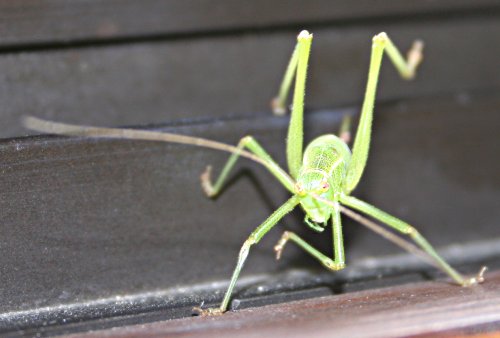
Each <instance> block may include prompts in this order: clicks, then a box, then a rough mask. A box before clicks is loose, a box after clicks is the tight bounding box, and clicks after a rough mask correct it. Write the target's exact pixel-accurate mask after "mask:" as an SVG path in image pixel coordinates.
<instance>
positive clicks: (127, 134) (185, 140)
mask: <svg viewBox="0 0 500 338" xmlns="http://www.w3.org/2000/svg"><path fill="white" fill-rule="evenodd" d="M22 122H23V125H24V126H25V127H26V128H28V129H31V130H35V131H39V132H43V133H48V134H57V135H66V136H84V137H103V138H116V139H129V140H143V141H163V142H171V143H180V144H188V145H193V146H198V147H204V148H211V149H216V150H221V151H226V152H229V153H238V154H240V155H241V156H243V157H246V158H248V159H250V160H252V161H255V162H257V163H260V164H262V165H264V166H267V163H266V162H265V161H264V160H262V159H260V158H259V157H257V156H255V155H254V154H252V153H250V152H248V151H246V150H243V149H239V148H237V147H235V146H232V145H229V144H225V143H221V142H217V141H212V140H207V139H204V138H201V137H193V136H187V135H179V134H172V133H165V132H157V131H149V130H137V129H124V128H105V127H90V126H80V125H75V124H68V123H61V122H53V121H47V120H42V119H39V118H37V117H33V116H26V117H24V118H23V120H22Z"/></svg>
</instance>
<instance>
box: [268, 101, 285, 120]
mask: <svg viewBox="0 0 500 338" xmlns="http://www.w3.org/2000/svg"><path fill="white" fill-rule="evenodd" d="M271 109H272V111H273V114H274V115H277V116H283V115H285V113H286V108H285V106H284V105H283V103H282V102H281V100H280V98H279V97H275V98H274V99H272V100H271Z"/></svg>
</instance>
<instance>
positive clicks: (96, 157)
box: [0, 93, 500, 323]
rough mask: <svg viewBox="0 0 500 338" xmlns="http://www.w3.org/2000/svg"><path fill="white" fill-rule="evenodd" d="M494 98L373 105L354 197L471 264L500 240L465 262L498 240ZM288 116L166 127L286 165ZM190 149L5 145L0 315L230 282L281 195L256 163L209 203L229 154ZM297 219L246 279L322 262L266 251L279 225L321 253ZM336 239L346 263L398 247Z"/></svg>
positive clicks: (350, 234)
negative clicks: (252, 140) (251, 144)
mask: <svg viewBox="0 0 500 338" xmlns="http://www.w3.org/2000/svg"><path fill="white" fill-rule="evenodd" d="M499 106H500V101H499V99H498V97H497V96H496V95H495V94H494V93H493V94H492V95H487V96H484V95H483V96H470V97H468V98H464V97H458V98H454V97H446V98H442V99H435V100H423V99H422V100H412V101H405V102H401V103H398V104H390V105H378V110H377V113H378V114H377V119H376V125H375V130H374V141H373V152H372V153H371V157H370V161H369V165H368V169H367V172H366V175H365V176H364V178H363V182H362V183H361V186H360V189H359V190H358V191H356V195H357V196H359V197H361V198H364V199H366V200H368V201H370V202H372V203H374V204H375V205H378V206H379V207H381V208H383V209H385V210H387V211H389V212H391V213H393V214H395V215H397V216H400V217H402V218H403V219H405V220H408V221H410V222H412V223H413V224H415V225H416V226H417V227H418V228H419V229H420V230H421V231H422V233H423V234H425V235H426V236H427V237H428V238H429V239H430V241H431V242H432V243H434V244H436V245H437V246H438V247H441V248H442V247H445V246H450V245H453V246H452V247H449V248H448V249H449V250H448V251H447V253H448V254H447V257H448V258H449V259H451V260H452V262H465V261H472V262H476V265H479V264H480V262H481V261H482V260H483V259H486V258H487V257H491V255H492V254H493V255H495V247H498V244H497V245H496V246H495V245H493V247H491V246H490V247H485V250H479V251H477V253H472V255H471V257H468V256H467V255H470V254H471V253H470V250H469V251H468V252H467V253H466V252H462V251H461V250H462V246H463V245H467V244H471V243H472V244H473V243H475V242H478V241H484V240H486V239H487V240H494V239H495V238H498V230H497V229H498V219H499V216H500V215H499V212H500V205H499V201H500V198H499V195H498V194H499V189H498V183H499V181H498V173H499V172H500V170H499V163H498V159H497V157H496V155H495V154H496V153H497V150H498V148H499V146H500V145H499V144H498V142H499V139H498V137H497V127H496V126H498V124H499V118H500V114H499V113H498V107H499ZM342 113H343V112H338V113H337V114H336V113H335V112H325V113H314V114H310V115H309V117H308V126H309V132H308V135H309V137H311V136H312V135H316V134H320V133H326V132H330V131H332V129H333V130H335V129H336V128H335V127H334V126H335V125H336V124H338V121H339V119H340V117H341V115H342ZM471 116H480V118H471ZM286 124H287V119H286V118H274V117H268V118H267V119H264V120H262V119H253V120H235V121H225V122H219V123H218V124H216V125H210V126H206V125H199V126H196V125H195V126H186V127H175V128H170V129H169V130H171V131H172V130H173V131H175V132H179V133H187V134H195V135H199V136H204V137H209V138H212V139H218V140H222V141H227V142H230V143H236V141H237V140H238V139H239V137H241V136H242V135H244V134H253V135H255V136H256V137H257V139H258V140H259V141H261V142H262V144H263V145H264V146H265V147H266V148H267V149H269V151H270V153H271V154H272V155H273V156H274V157H276V158H277V159H278V160H279V162H280V163H283V162H284V161H283V156H282V154H283V150H284V142H283V139H284V135H285V127H286ZM186 151H188V149H186V148H185V147H182V146H178V145H169V144H160V143H148V142H129V141H120V140H118V141H117V140H114V141H107V140H88V139H71V138H47V137H42V138H33V139H32V138H27V139H18V140H11V141H6V142H4V143H3V144H2V145H1V147H0V153H1V156H2V158H3V162H2V164H1V165H0V168H1V170H2V175H1V176H0V191H1V192H2V193H1V194H0V210H2V215H3V217H2V222H1V224H0V232H1V233H2V234H3V235H2V238H1V242H0V243H1V245H0V248H1V255H0V267H1V268H0V269H1V273H0V282H1V285H2V288H1V289H0V291H1V293H2V294H1V295H0V298H1V299H9V302H8V303H7V302H6V303H3V304H0V309H1V312H3V313H5V314H6V317H3V318H4V320H6V323H7V320H8V319H9V318H10V317H9V316H17V315H18V314H19V311H27V312H28V313H29V311H30V309H33V308H41V307H45V306H55V305H58V304H61V303H62V304H67V305H69V304H71V303H72V302H74V301H75V300H76V299H81V300H91V299H106V298H107V299H113V297H114V296H116V295H133V294H141V293H145V292H148V291H151V290H170V294H173V293H175V292H180V291H179V290H181V289H178V290H177V291H176V288H177V287H180V286H183V287H185V286H188V285H194V284H197V283H203V282H210V281H221V280H226V279H227V278H228V276H229V275H230V273H231V270H232V268H233V265H234V261H235V257H236V256H237V253H238V251H239V247H240V245H241V243H242V242H243V240H244V239H245V238H246V236H247V235H248V234H249V233H250V232H251V231H252V229H253V228H254V227H255V226H256V225H258V224H259V223H260V222H261V221H262V220H263V219H264V218H265V217H266V216H267V215H269V213H270V212H271V211H272V210H274V209H275V208H276V207H277V206H278V204H279V203H280V202H281V201H283V200H285V198H286V192H285V191H284V189H282V188H281V187H280V186H279V184H278V183H277V182H275V180H274V179H273V178H272V177H271V176H270V175H269V174H267V173H266V172H265V170H263V169H262V168H257V167H256V166H255V165H253V164H251V163H248V162H242V163H241V166H240V168H241V167H248V168H251V172H252V174H249V172H247V174H245V175H239V176H240V177H239V179H238V180H235V181H234V183H233V184H232V185H230V186H229V187H228V188H227V189H226V191H225V192H224V194H223V195H222V196H221V197H220V198H219V199H217V200H216V201H212V200H209V199H207V198H205V197H204V196H203V195H202V193H201V189H200V186H199V180H198V175H199V173H200V172H201V171H202V170H203V169H204V167H205V165H206V164H209V163H211V164H213V165H215V168H220V166H221V165H222V163H223V161H224V160H225V158H226V157H227V155H226V154H221V153H217V152H209V151H206V150H203V149H198V148H190V149H189V156H185V154H186ZM408 155H411V156H408ZM478 159H480V160H481V165H478V164H477V163H478V162H477V161H478ZM240 172H241V171H240ZM301 219H302V216H301V213H300V212H298V213H297V214H296V217H295V216H294V217H287V218H286V219H285V220H284V221H283V222H282V225H281V226H279V227H278V228H277V229H276V230H274V231H272V232H271V233H270V234H269V235H268V236H267V237H266V238H265V239H264V240H263V241H262V242H261V244H259V246H257V247H256V248H255V250H253V251H252V254H251V255H250V258H249V261H248V264H247V266H246V267H245V270H244V272H243V275H244V276H252V275H255V274H260V273H269V274H272V273H276V272H279V271H280V270H284V269H285V270H286V269H290V268H306V269H307V268H315V267H318V264H317V262H316V261H314V260H313V259H311V258H309V257H307V256H306V255H305V254H304V253H303V252H301V251H299V250H298V249H297V248H295V247H294V246H290V247H289V248H287V252H286V253H285V255H284V257H283V259H282V261H280V262H276V261H275V260H274V257H273V253H272V249H271V248H272V246H273V245H274V243H275V242H276V241H277V239H278V238H279V236H280V234H281V231H282V229H283V226H286V228H288V229H290V228H291V229H296V230H297V231H298V232H300V233H303V234H304V236H305V237H306V238H307V239H308V240H310V241H312V242H313V243H317V245H318V246H319V247H320V248H321V249H322V250H323V251H324V252H330V250H331V247H330V243H331V242H330V238H329V236H328V235H323V236H318V235H316V234H313V233H311V232H310V231H308V230H307V229H305V228H304V227H303V226H301V223H302V222H301ZM346 239H347V258H348V263H349V264H352V265H353V266H355V267H356V262H360V261H363V260H366V259H371V261H372V262H376V257H380V256H383V255H388V254H392V253H396V252H400V251H399V250H398V249H397V248H394V247H393V246H392V245H390V244H388V243H387V242H386V241H385V240H383V239H381V238H379V237H377V236H376V235H374V234H372V233H370V232H369V231H368V230H366V229H363V228H361V227H360V226H359V225H354V224H353V223H346ZM478 247H479V248H481V246H478ZM496 254H497V255H498V253H496ZM207 257H209V259H207ZM358 268H359V267H358ZM345 273H346V274H347V275H349V273H350V271H349V269H347V270H346V272H345ZM330 275H332V276H335V275H333V274H330ZM339 275H340V276H342V274H339ZM221 288H223V286H221ZM181 297H186V296H182V294H181ZM103 311H104V310H103ZM114 311H116V310H114ZM73 315H78V313H77V312H73ZM101 315H102V314H101ZM15 318H17V317H15Z"/></svg>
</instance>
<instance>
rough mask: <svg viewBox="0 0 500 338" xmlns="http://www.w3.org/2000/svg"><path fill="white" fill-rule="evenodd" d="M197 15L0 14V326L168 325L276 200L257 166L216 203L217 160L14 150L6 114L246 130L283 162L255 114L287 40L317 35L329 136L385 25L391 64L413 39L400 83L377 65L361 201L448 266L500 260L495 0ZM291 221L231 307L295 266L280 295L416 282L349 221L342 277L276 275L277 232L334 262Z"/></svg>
mask: <svg viewBox="0 0 500 338" xmlns="http://www.w3.org/2000/svg"><path fill="white" fill-rule="evenodd" d="M313 2H314V6H313ZM118 4H119V5H118ZM192 4H193V2H191V1H152V0H151V1H144V2H140V4H139V3H138V2H134V1H128V0H126V1H120V2H118V1H114V0H111V1H79V0H77V1H72V2H63V1H24V0H23V1H18V2H11V1H0V31H1V32H2V34H0V35H1V36H0V102H2V104H1V107H2V110H1V113H0V118H1V123H0V138H2V139H1V140H0V157H1V158H2V162H1V163H0V211H1V220H0V233H1V234H2V236H0V299H1V300H2V302H0V331H1V332H4V333H5V332H9V333H10V334H14V332H17V331H15V330H16V329H18V328H22V329H27V330H28V331H25V332H32V333H33V334H36V333H37V332H36V330H37V329H36V328H37V327H44V326H48V327H49V329H50V328H52V329H54V328H55V327H56V326H58V325H62V324H64V323H69V322H79V321H82V320H91V319H96V318H101V317H104V318H108V319H109V318H110V317H113V316H118V315H123V316H125V317H127V316H128V317H127V318H129V319H134V320H135V319H137V318H139V317H140V316H139V315H138V313H143V314H144V312H148V311H153V310H158V309H160V310H161V311H165V312H166V314H165V316H163V315H162V317H161V319H164V318H165V317H169V318H175V317H179V316H183V315H185V314H186V311H189V309H190V307H191V306H192V305H193V304H199V302H201V301H202V300H205V301H207V302H216V301H217V298H220V296H221V294H220V293H218V294H216V293H214V292H213V290H214V289H223V288H224V285H223V282H224V281H226V280H227V279H228V277H229V275H230V273H231V270H232V268H233V266H234V262H235V259H236V255H237V252H238V250H239V246H240V245H241V243H242V241H243V240H244V239H245V237H246V236H247V235H248V234H249V233H250V231H251V230H252V229H253V228H254V227H255V226H256V225H257V224H259V223H260V222H261V221H262V220H263V219H264V218H265V217H266V216H267V215H269V213H270V212H272V211H273V210H274V209H275V208H276V207H277V206H278V205H279V203H281V202H282V201H284V199H285V198H286V196H287V194H286V192H285V191H284V189H282V188H281V187H280V186H279V184H278V183H277V182H275V180H274V179H273V178H272V177H271V176H270V175H269V174H267V173H266V172H265V170H263V169H262V168H258V167H257V166H256V165H254V164H252V163H249V162H243V161H242V163H241V164H240V166H239V168H240V169H239V171H236V172H235V175H234V177H235V179H234V180H233V182H232V184H231V185H230V186H229V187H228V188H227V189H226V191H225V192H224V194H223V195H222V196H221V197H220V198H218V199H217V200H215V201H212V200H208V199H206V198H205V197H204V196H203V195H202V193H201V189H200V187H199V181H198V175H199V174H200V172H201V171H202V170H203V169H204V168H205V165H207V164H213V165H214V167H215V168H216V169H217V168H219V167H220V166H221V165H222V164H223V161H224V160H225V159H226V157H227V155H226V154H221V153H217V152H213V151H205V150H203V149H197V148H192V147H191V148H190V147H183V146H178V145H167V144H158V143H147V142H127V141H119V140H115V141H108V140H85V139H69V138H61V137H46V136H42V137H29V138H19V136H21V135H26V134H28V132H27V131H25V130H23V129H22V128H21V126H20V123H19V118H20V116H22V115H25V114H33V115H36V116H39V117H46V118H52V119H56V120H62V121H68V122H77V123H86V124H95V125H145V124H150V125H151V124H157V123H161V124H162V125H163V126H164V128H163V129H164V130H169V131H172V132H178V133H186V134H191V135H197V136H203V137H208V138H211V139H215V140H220V141H224V142H228V143H231V144H235V143H236V142H237V141H238V140H239V138H240V137H242V136H244V135H246V134H252V135H255V136H256V137H257V139H258V140H259V141H261V143H262V144H263V145H264V146H265V147H266V149H268V150H269V151H270V152H271V154H272V155H273V156H274V157H275V158H277V159H278V161H279V162H280V163H284V158H283V154H284V139H285V129H286V125H287V118H286V117H284V118H276V117H272V116H271V115H270V113H269V108H268V102H269V99H270V97H271V96H272V95H273V94H275V92H276V90H277V86H278V84H279V81H280V78H281V76H282V73H283V70H284V68H285V66H286V63H287V61H288V58H289V55H290V52H291V49H292V48H293V44H294V39H295V35H296V34H297V32H298V31H299V30H300V29H302V28H308V29H310V30H311V31H312V32H313V33H314V34H315V41H314V47H313V54H312V58H311V64H312V66H311V75H310V77H309V79H308V92H307V96H306V101H307V108H309V113H308V114H307V117H306V119H307V127H308V133H307V134H308V137H309V139H310V138H312V137H313V136H315V135H318V134H321V133H327V132H335V131H336V130H337V127H338V122H339V121H340V118H341V116H342V115H343V114H344V113H346V112H349V113H355V112H357V111H358V110H359V105H360V102H361V99H362V95H363V91H364V86H365V81H366V76H367V68H368V62H369V51H370V40H371V37H372V36H373V35H374V34H376V33H378V32H380V31H387V32H388V33H389V34H390V35H391V37H392V38H393V39H394V41H395V42H396V44H397V45H398V46H399V47H401V49H402V50H406V49H407V48H408V47H409V46H410V44H411V42H412V41H413V40H414V39H416V38H421V39H423V40H424V41H425V43H426V47H425V61H424V63H423V65H422V67H421V69H420V71H419V73H418V77H417V79H416V80H415V81H413V82H404V81H402V80H401V79H400V78H399V77H398V76H397V74H396V71H395V70H394V69H393V67H392V66H391V65H390V64H389V63H388V62H387V61H386V62H384V65H383V68H382V75H381V80H380V88H379V95H378V101H377V105H376V118H375V131H374V143H373V151H372V153H371V155H370V160H369V164H368V170H367V172H366V175H365V176H364V177H363V180H362V183H361V186H360V189H359V190H357V191H356V195H357V196H359V197H361V198H364V199H366V200H368V201H370V202H372V203H374V204H375V205H377V206H379V207H381V208H383V209H385V210H387V211H389V212H391V213H393V214H395V215H397V216H400V217H402V218H404V219H405V220H408V221H410V222H411V223H413V224H415V225H416V226H417V227H418V228H419V229H420V230H421V231H422V232H423V233H424V234H425V235H426V236H427V237H428V238H429V240H430V241H431V242H432V243H433V244H436V246H437V247H439V248H440V249H441V250H443V253H444V254H445V256H446V257H447V258H448V259H450V260H451V261H452V263H454V264H458V265H459V266H460V268H462V269H466V270H467V269H469V268H470V267H476V266H478V265H480V264H481V263H482V262H485V261H489V262H490V263H491V261H495V260H496V259H498V256H499V253H498V250H499V249H498V248H499V247H500V246H499V245H498V240H499V238H498V237H499V232H498V230H497V229H498V220H499V219H500V217H499V216H500V214H499V212H500V205H499V203H500V202H499V201H500V196H499V194H500V188H499V182H500V179H499V173H500V162H499V159H498V149H499V148H500V144H499V138H498V127H497V126H498V125H500V120H499V119H500V112H499V107H500V100H499V98H498V94H497V93H498V90H499V88H500V73H499V72H498V69H500V46H499V44H498V43H496V41H499V40H500V24H499V22H500V21H499V20H498V17H499V16H500V14H499V10H498V7H499V5H500V4H499V2H498V1H490V0H481V1H474V2H472V1H448V0H440V1H420V2H415V3H411V4H410V3H405V4H399V3H394V2H393V1H386V0H383V1H377V2H376V6H375V5H373V4H374V2H373V1H362V2H358V3H357V5H356V6H354V7H353V6H352V4H349V5H346V4H344V3H343V2H341V1H332V2H330V1H320V0H318V1H310V2H303V1H300V2H299V1H295V0H293V1H287V5H288V6H286V7H283V2H281V1H273V2H264V1H260V0H258V1H252V2H248V3H243V2H232V1H210V2H208V1H197V2H196V4H197V6H194V7H190V6H191V5H192ZM306 4H308V5H309V6H308V7H307V8H306V7H304V6H306ZM268 6H272V7H273V8H277V7H283V8H282V11H273V10H266V9H268V8H269V7H268ZM207 7H210V11H208V10H207ZM207 13H210V14H209V15H208V14H207ZM256 13H258V15H257V14H256ZM339 107H340V108H339ZM345 107H347V108H345ZM323 108H326V109H330V111H325V112H321V111H317V109H323ZM9 137H13V138H12V139H8V138H9ZM15 137H17V138H15ZM302 217H303V215H302V214H301V212H297V213H296V214H294V215H292V216H290V217H288V218H287V219H285V220H284V221H283V222H282V223H283V224H282V225H281V226H279V229H276V231H273V232H272V233H270V234H269V236H268V237H267V238H266V239H265V240H264V241H263V242H262V244H261V245H260V246H259V247H257V248H255V250H253V251H252V254H251V256H250V259H249V262H248V264H247V266H246V267H245V270H244V272H243V279H242V282H244V283H243V284H240V285H243V286H244V290H243V291H242V292H239V293H238V297H239V299H240V300H241V302H244V300H245V299H247V298H249V297H250V298H251V297H253V296H254V295H259V294H260V291H259V290H261V288H260V287H259V286H262V285H264V286H265V287H264V289H265V290H272V289H273V287H276V286H277V285H283V284H286V283H284V282H283V280H282V279H280V278H281V277H279V278H278V281H276V280H275V279H273V278H272V277H271V276H274V275H276V274H278V276H281V274H285V275H286V274H288V273H289V272H290V270H295V269H296V270H299V271H301V273H302V274H300V276H302V277H304V278H302V277H301V278H300V280H301V281H300V283H299V284H300V286H297V285H296V283H297V280H294V282H293V283H292V284H287V285H292V286H290V289H292V290H294V289H295V288H297V289H299V290H300V289H301V288H302V289H304V288H306V289H307V288H310V287H316V286H318V285H320V286H324V285H328V286H329V288H328V289H329V290H330V292H340V291H345V290H350V289H352V288H357V286H356V285H357V283H360V280H362V281H365V280H367V281H372V282H373V281H374V280H375V279H376V277H377V276H379V275H384V276H386V275H390V276H392V277H393V278H394V276H396V275H398V274H403V273H404V276H409V277H408V278H409V279H411V280H419V279H422V278H423V277H422V274H421V273H419V272H422V271H424V270H425V269H424V268H423V267H422V266H421V265H418V264H417V263H412V262H410V261H409V260H407V259H403V260H401V259H399V258H398V256H394V255H393V254H394V253H399V252H400V251H399V250H398V249H397V248H394V247H393V246H392V245H391V244H388V243H387V242H386V241H384V240H383V239H381V238H379V237H377V236H376V235H374V234H371V233H369V232H368V231H367V230H365V229H363V228H361V227H360V226H359V225H356V224H355V223H352V222H346V223H345V225H346V241H347V245H346V246H347V254H348V257H347V258H348V263H349V268H348V269H347V270H346V271H344V272H341V273H339V274H330V273H327V272H325V271H323V270H319V271H316V270H314V268H316V267H317V268H318V269H321V268H320V267H319V266H318V264H317V262H316V261H314V260H312V259H310V258H309V257H307V256H306V255H305V254H304V253H303V252H301V251H299V250H298V249H296V248H294V247H293V246H290V247H289V248H287V252H285V255H284V257H283V259H282V261H280V262H276V261H275V260H274V258H273V252H272V246H273V245H274V243H275V241H276V240H277V238H278V237H279V236H280V234H281V230H282V229H283V228H284V226H286V227H287V228H292V229H297V231H299V232H303V233H304V236H305V237H306V238H308V239H309V240H310V241H312V242H314V243H316V244H317V245H318V247H320V248H321V250H322V251H324V252H330V250H331V247H330V246H331V240H330V238H329V236H328V235H326V236H325V235H323V236H316V235H314V234H311V233H310V232H309V231H308V230H307V229H304V227H303V226H302V225H301V223H302ZM467 263H469V264H467ZM429 271H433V270H432V269H430V270H425V273H426V274H429V273H430V272H429ZM405 278H407V277H405ZM256 280H258V281H260V282H262V284H259V283H260V282H259V283H256ZM214 281H215V282H222V283H215V284H212V282H214ZM200 283H201V284H200ZM380 283H387V279H385V278H384V279H382V281H381V282H380ZM193 288H194V289H193ZM201 291H203V292H205V293H202V292H201ZM252 295H253V296H252ZM264 298H265V299H268V296H266V297H264ZM131 299H132V300H131ZM182 306H183V307H184V308H183V309H184V310H182V311H181V310H179V307H182ZM110 320H111V319H110ZM84 325H86V324H84ZM82 327H84V326H82ZM30 330H31V331H30ZM55 330H56V331H57V328H55ZM22 332H23V331H18V332H17V333H18V334H22ZM40 332H42V331H40ZM40 332H38V333H40ZM53 332H55V331H53ZM59 332H60V331H59ZM42 333H43V332H42Z"/></svg>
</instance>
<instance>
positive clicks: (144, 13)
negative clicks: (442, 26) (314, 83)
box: [0, 0, 500, 48]
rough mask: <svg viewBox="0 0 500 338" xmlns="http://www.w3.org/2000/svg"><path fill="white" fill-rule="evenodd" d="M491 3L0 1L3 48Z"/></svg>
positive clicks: (489, 1)
mask: <svg viewBox="0 0 500 338" xmlns="http://www.w3.org/2000/svg"><path fill="white" fill-rule="evenodd" d="M499 5H500V4H499V2H498V1H495V0H476V1H466V0H460V1H457V0H455V1H452V0H440V1H419V2H415V3H399V2H396V3H395V2H394V1H389V0H382V1H380V0H379V1H377V2H376V3H374V2H373V1H370V0H363V1H357V2H356V4H354V5H353V4H352V3H347V2H345V1H328V0H313V1H302V0H292V1H290V0H288V1H284V0H279V1H272V2H269V1H265V0H257V1H250V2H242V1H227V0H216V1H213V0H201V1H200V0H187V1H186V0H170V1H159V0H146V1H140V2H137V1H133V0H127V1H123V0H122V1H119V0H104V1H103V0H93V1H85V0H77V1H71V2H67V1H63V0H43V1H34V0H23V1H16V2H12V1H9V0H2V1H0V31H1V32H2V34H1V36H0V46H4V48H5V47H7V48H8V47H12V46H15V45H30V44H55V43H68V42H72V41H73V42H74V41H78V40H100V39H109V38H114V39H120V38H130V37H138V36H159V35H171V34H179V33H184V34H185V33H195V32H203V33H204V34H206V33H209V32H213V31H220V30H238V29H239V30H242V29H249V28H250V29H255V28H259V27H279V26H288V27H289V26H292V25H293V26H298V25H303V24H308V23H311V22H316V23H318V22H333V21H337V20H353V19H366V18H374V17H383V18H387V17H391V16H392V17H393V16H401V15H403V16H404V15H406V16H415V15H418V14H432V13H434V14H436V13H437V14H439V13H443V14H445V13H447V14H449V13H450V12H451V13H453V12H454V11H458V12H459V13H460V12H461V13H464V14H470V11H471V10H483V11H484V10H487V9H490V10H491V9H493V8H498V7H499Z"/></svg>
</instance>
